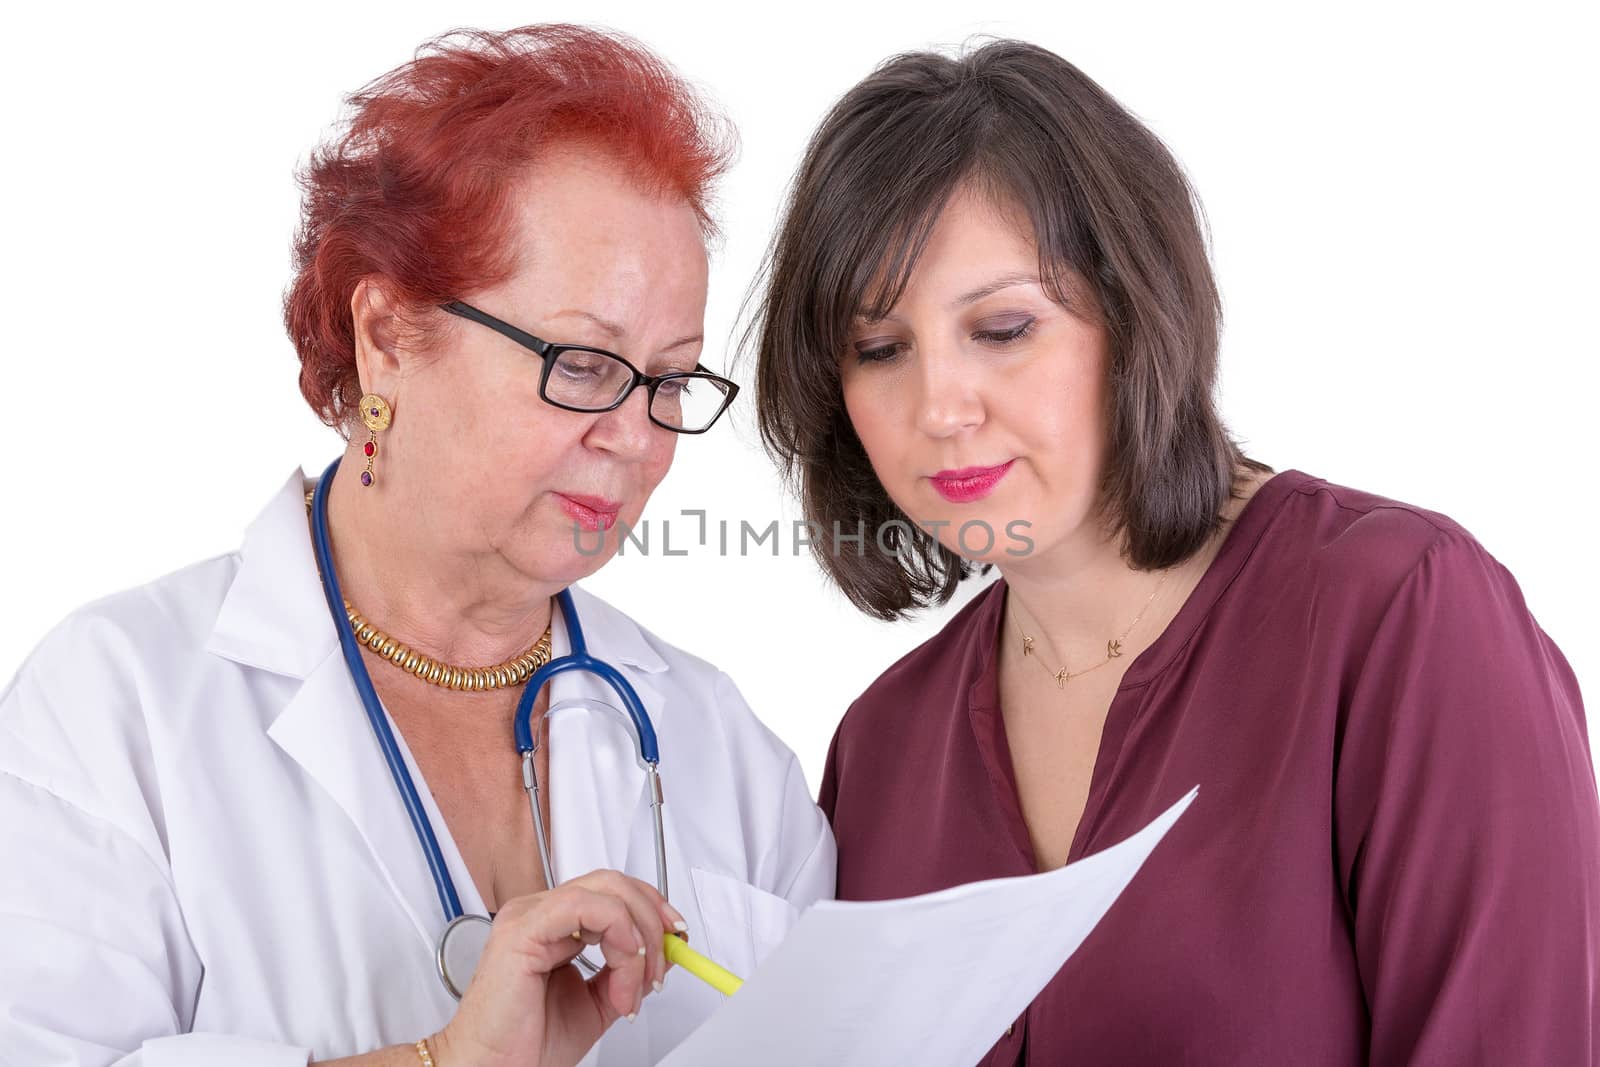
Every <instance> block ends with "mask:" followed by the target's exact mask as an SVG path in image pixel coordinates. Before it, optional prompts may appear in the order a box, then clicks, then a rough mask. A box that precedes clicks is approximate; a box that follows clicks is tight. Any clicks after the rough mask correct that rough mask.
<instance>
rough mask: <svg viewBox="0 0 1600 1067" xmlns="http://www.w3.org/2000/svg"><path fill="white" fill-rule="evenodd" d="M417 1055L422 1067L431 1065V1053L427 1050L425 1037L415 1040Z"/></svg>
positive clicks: (430, 1066)
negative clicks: (420, 1059)
mask: <svg viewBox="0 0 1600 1067" xmlns="http://www.w3.org/2000/svg"><path fill="white" fill-rule="evenodd" d="M417 1055H418V1056H420V1057H421V1058H422V1067H433V1053H431V1052H429V1051H428V1039H427V1038H423V1039H422V1040H420V1041H418V1042H417Z"/></svg>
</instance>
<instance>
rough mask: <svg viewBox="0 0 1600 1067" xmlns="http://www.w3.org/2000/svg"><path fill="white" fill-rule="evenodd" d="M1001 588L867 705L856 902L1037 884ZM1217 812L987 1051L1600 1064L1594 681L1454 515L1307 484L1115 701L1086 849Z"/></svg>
mask: <svg viewBox="0 0 1600 1067" xmlns="http://www.w3.org/2000/svg"><path fill="white" fill-rule="evenodd" d="M1005 595H1006V586H1005V582H1004V581H1003V580H1002V581H997V582H995V583H994V584H993V585H992V586H991V587H990V588H989V589H988V590H986V591H985V592H983V593H981V594H980V595H979V596H978V597H977V598H976V599H975V600H974V601H973V602H972V603H970V604H968V605H967V606H966V607H965V608H964V609H963V610H962V611H961V612H960V613H959V614H957V615H956V616H954V617H953V618H952V619H951V621H950V622H949V624H948V625H946V626H945V628H944V629H943V630H942V631H941V632H940V633H939V634H938V635H936V636H935V637H933V638H932V639H931V640H929V641H928V642H926V643H925V644H923V645H922V646H920V647H919V648H917V649H915V650H913V651H912V652H911V653H910V654H909V655H907V656H906V657H905V658H903V659H902V660H900V661H899V662H898V663H896V664H895V665H894V666H892V667H890V668H889V669H888V670H887V671H885V672H884V674H883V675H882V677H880V678H879V679H878V680H877V681H876V682H875V683H873V685H872V686H871V687H870V688H869V689H868V690H867V691H866V692H865V693H864V694H862V696H861V697H860V699H858V700H857V701H856V702H855V703H854V704H853V705H852V706H851V707H850V710H849V712H848V713H847V714H846V715H845V718H844V720H843V722H842V723H841V724H840V726H839V730H838V733H837V734H835V736H834V739H833V745H832V748H831V750H830V752H829V755H828V764H827V769H826V772H825V775H824V778H823V782H822V798H821V802H822V806H823V809H824V810H825V811H826V812H827V813H828V815H829V818H830V819H831V820H832V822H833V829H834V833H835V834H836V835H837V838H838V843H839V896H840V897H842V898H845V899H854V900H872V899H881V898H887V897H897V896H906V895H910V894H916V893H923V892H928V891H931V890H936V889H943V888H946V887H948V886H952V885H957V884H960V883H963V882H970V881H975V880H978V879H984V878H995V877H1001V876H1006V875H1016V874H1028V873H1032V872H1033V871H1034V870H1035V861H1034V857H1033V850H1032V847H1031V845H1030V843H1029V838H1028V833H1027V829H1026V827H1025V825H1024V823H1023V820H1022V814H1021V808H1020V806H1019V803H1018V800H1017V789H1016V780H1015V777H1014V776H1013V773H1012V766H1011V753H1010V750H1009V749H1008V747H1007V743H1006V733H1005V726H1004V721H1003V719H1002V717H1001V715H1000V711H999V694H998V686H997V676H996V666H995V649H996V642H997V640H998V629H999V625H1000V621H1001V618H1002V616H1001V609H1002V607H1003V606H1004V602H1005ZM1197 783H1198V784H1199V785H1200V796H1199V798H1198V799H1197V800H1196V802H1195V803H1194V805H1193V806H1192V807H1191V808H1190V809H1189V811H1188V812H1187V813H1186V814H1185V815H1184V816H1183V818H1182V819H1180V820H1179V822H1178V824H1177V825H1176V826H1175V827H1174V828H1173V830H1172V832H1171V833H1170V834H1169V835H1168V836H1167V838H1166V839H1165V840H1164V841H1163V842H1162V843H1161V844H1160V845H1159V846H1158V847H1157V848H1156V850H1155V852H1154V853H1153V854H1152V855H1151V857H1150V860H1149V861H1148V862H1147V863H1146V865H1145V866H1144V868H1143V869H1142V870H1141V871H1140V872H1139V874H1138V876H1137V877H1136V878H1135V879H1134V881H1133V883H1132V884H1131V885H1130V886H1129V887H1128V889H1127V891H1126V892H1125V893H1124V894H1123V895H1122V897H1121V898H1120V899H1119V900H1118V901H1117V903H1116V904H1115V905H1114V906H1113V907H1112V909H1111V911H1110V912H1109V913H1108V914H1107V915H1106V917H1105V919H1104V920H1103V921H1102V922H1101V923H1100V925H1099V926H1098V927H1097V928H1096V929H1095V930H1094V932H1093V933H1092V934H1091V935H1090V936H1089V939H1088V940H1087V941H1085V942H1084V944H1083V946H1082V947H1081V948H1080V949H1079V950H1078V952H1077V953H1076V954H1075V955H1074V956H1073V957H1072V959H1070V960H1069V961H1068V962H1067V964H1066V966H1064V967H1063V968H1062V969H1061V971H1060V972H1058V973H1057V974H1056V976H1055V977H1054V978H1053V979H1052V980H1051V981H1050V983H1049V985H1047V986H1046V987H1045V988H1044V990H1043V991H1042V992H1041V993H1040V994H1039V996H1038V998H1037V999H1035V1000H1034V1001H1033V1003H1032V1004H1031V1005H1030V1006H1029V1007H1028V1009H1027V1011H1026V1012H1024V1013H1023V1015H1022V1017H1021V1018H1019V1019H1017V1020H1016V1022H1015V1024H1014V1025H1013V1027H1012V1028H1011V1029H1010V1030H1009V1031H1006V1032H1005V1033H1003V1034H1002V1033H997V1034H996V1035H995V1037H996V1038H997V1040H998V1043H997V1044H996V1045H995V1047H994V1049H993V1050H992V1051H991V1052H990V1053H989V1054H988V1055H987V1056H986V1057H985V1058H984V1059H983V1061H982V1063H983V1064H984V1065H986V1067H992V1065H1010V1064H1017V1063H1029V1064H1062V1063H1078V1064H1153V1065H1166V1064H1274V1065H1278V1064H1295V1065H1313V1064H1361V1063H1373V1064H1399V1063H1428V1064H1450V1065H1462V1064H1495V1065H1502V1064H1540V1065H1555V1064H1595V1063H1597V1062H1600V1060H1597V1058H1596V1057H1597V1055H1600V802H1597V799H1596V790H1595V768H1594V765H1593V762H1592V760H1591V756H1590V753H1589V746H1588V740H1587V734H1586V732H1585V728H1584V717H1583V706H1582V702H1581V699H1580V696H1579V693H1578V684H1577V680H1576V679H1575V678H1574V677H1573V674H1572V671H1571V669H1570V668H1569V667H1568V665H1567V662H1566V660H1565V659H1564V658H1563V657H1562V655H1561V652H1560V651H1559V650H1558V649H1557V648H1556V646H1555V644H1554V643H1553V642H1551V640H1550V639H1549V637H1547V636H1546V635H1545V634H1544V632H1543V631H1542V630H1540V629H1539V626H1538V624H1537V623H1535V621H1534V620H1533V618H1532V616H1531V615H1529V613H1528V609H1527V606H1526V605H1525V604H1524V603H1523V600H1522V596H1521V594H1520V592H1519V591H1518V589H1517V585H1516V582H1515V581H1514V580H1513V579H1512V577H1511V575H1510V574H1509V573H1508V572H1507V571H1506V570H1505V568H1503V567H1502V566H1500V564H1499V563H1497V562H1496V561H1495V560H1494V559H1493V558H1492V557H1491V556H1490V555H1489V554H1488V553H1487V552H1485V551H1484V549H1483V548H1482V547H1481V546H1480V545H1479V544H1478V543H1477V542H1476V541H1475V540H1473V538H1472V537H1471V536H1470V535H1468V534H1467V533H1466V532H1465V531H1464V530H1462V529H1461V528H1460V527H1459V526H1457V525H1456V524H1455V523H1453V522H1451V521H1450V520H1449V519H1447V518H1445V517H1444V516H1442V515H1438V514H1434V513H1432V512H1428V511H1423V510H1421V509H1419V508H1414V507H1410V506H1407V505H1405V504H1399V503H1396V502H1394V501H1391V500H1384V499H1381V498H1379V497H1375V496H1372V495H1369V494H1367V493H1361V492H1357V491H1355V490H1351V489H1346V488H1342V487H1340V486H1336V485H1330V484H1328V483H1327V482H1324V481H1322V480H1320V479H1316V478H1312V477H1309V476H1307V475H1305V474H1302V473H1300V472H1298V471H1287V472H1284V473H1282V474H1279V475H1277V476H1276V477H1274V478H1272V479H1271V480H1270V481H1269V482H1267V484H1266V485H1264V486H1263V487H1261V488H1260V489H1259V490H1258V491H1257V493H1256V495H1255V497H1254V498H1253V499H1252V500H1251V501H1250V502H1249V503H1248V504H1247V505H1246V507H1245V508H1244V510H1243V512H1242V513H1241V514H1240V516H1239V518H1238V519H1237V520H1236V521H1235V523H1234V525H1233V528H1232V529H1231V530H1230V531H1229V533H1228V535H1227V538H1226V540H1225V541H1224V543H1223V546H1222V549H1221V552H1220V554H1219V555H1218V556H1217V558H1216V559H1215V560H1214V561H1213V562H1212V563H1211V565H1210V568H1209V569H1208V570H1207V571H1206V573H1205V575H1204V577H1203V578H1202V579H1201V581H1200V584H1199V585H1198V586H1197V587H1196V589H1195V591H1194V593H1193V594H1192V595H1191V596H1190V597H1189V599H1188V601H1187V602H1186V603H1185V604H1184V605H1183V607H1182V608H1181V609H1180V610H1179V612H1178V614H1177V616H1176V617H1175V618H1174V619H1173V621H1172V622H1171V624H1170V625H1169V626H1168V627H1167V629H1166V630H1165V631H1164V632H1163V633H1162V634H1161V635H1160V636H1159V637H1158V638H1157V639H1156V641H1155V643H1154V644H1152V645H1151V646H1150V647H1149V648H1148V649H1147V650H1146V651H1145V652H1143V653H1142V654H1141V655H1139V656H1138V657H1137V658H1136V659H1135V660H1134V661H1133V663H1132V665H1131V666H1130V667H1129V669H1128V671H1127V673H1126V675H1125V676H1124V678H1123V680H1122V683H1121V686H1120V688H1119V689H1118V690H1117V693H1116V696H1115V698H1114V699H1113V701H1112V704H1111V708H1110V712H1109V714H1108V717H1107V719H1106V724H1105V731H1104V735H1103V737H1102V740H1101V742H1100V750H1099V753H1098V756H1097V760H1096V763H1095V768H1094V774H1093V778H1092V780H1091V784H1090V789H1089V796H1088V804H1087V807H1086V808H1085V810H1084V813H1083V820H1082V823H1081V824H1080V825H1079V827H1078V831H1077V835H1076V837H1075V838H1074V840H1073V842H1072V850H1071V858H1072V859H1078V858H1079V857H1082V856H1085V855H1088V854H1091V853H1093V852H1096V851H1098V850H1100V849H1102V848H1104V847H1106V846H1108V845H1112V844H1115V843H1116V842H1118V841H1120V840H1122V839H1123V838H1125V837H1127V836H1128V835H1129V834H1131V833H1133V832H1134V831H1136V830H1138V829H1140V828H1141V827H1143V826H1144V825H1145V824H1146V823H1147V822H1148V821H1149V820H1151V819H1153V818H1154V817H1155V816H1156V815H1158V814H1159V813H1161V812H1162V811H1163V810H1165V809H1166V808H1167V807H1168V806H1169V805H1171V804H1172V803H1174V802H1175V801H1177V800H1178V799H1179V798H1180V797H1182V796H1183V794H1184V793H1186V792H1187V791H1188V790H1189V788H1190V787H1191V786H1193V785H1195V784H1197Z"/></svg>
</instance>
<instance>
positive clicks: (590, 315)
mask: <svg viewBox="0 0 1600 1067" xmlns="http://www.w3.org/2000/svg"><path fill="white" fill-rule="evenodd" d="M563 315H571V316H575V317H577V318H580V319H587V320H588V321H589V322H592V323H594V324H595V325H596V326H598V327H600V329H602V330H604V331H605V332H606V333H607V334H609V335H610V337H611V339H612V340H613V341H616V340H620V339H622V338H623V337H625V336H626V335H627V333H628V331H627V330H626V329H624V328H623V327H622V326H619V325H618V324H617V323H615V322H612V321H611V320H610V319H606V318H601V317H600V316H599V315H596V314H595V313H594V312H592V311H584V310H582V309H581V308H563V309H561V310H560V311H558V312H556V313H555V314H554V315H552V316H550V317H551V318H554V319H558V318H560V317H562V316H563ZM705 339H706V335H705V334H703V333H692V334H690V335H688V336H687V337H680V338H678V339H677V340H676V341H673V342H672V343H671V344H668V345H666V346H664V347H662V348H661V349H660V351H658V352H657V353H656V355H661V354H662V353H664V352H671V351H672V350H673V349H677V348H682V347H683V346H684V345H697V344H700V343H701V342H703V341H704V340H705Z"/></svg>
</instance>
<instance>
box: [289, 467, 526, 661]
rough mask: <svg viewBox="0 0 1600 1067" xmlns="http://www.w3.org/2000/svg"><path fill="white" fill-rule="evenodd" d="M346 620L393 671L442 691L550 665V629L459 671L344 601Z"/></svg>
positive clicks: (308, 505) (309, 499)
mask: <svg viewBox="0 0 1600 1067" xmlns="http://www.w3.org/2000/svg"><path fill="white" fill-rule="evenodd" d="M311 497H312V494H311V492H310V491H308V492H307V493H306V508H307V509H308V510H309V509H310V507H311ZM344 613H345V617H346V618H348V619H349V620H350V629H351V630H352V631H354V632H355V635H356V640H357V641H360V642H361V643H362V644H363V645H366V646H367V647H368V648H370V649H371V650H372V651H373V652H376V653H377V654H378V655H379V656H381V657H383V658H384V659H386V660H388V661H389V662H390V663H393V664H394V665H395V666H396V667H399V668H400V669H401V670H403V671H406V672H408V673H410V674H413V675H415V676H416V677H417V678H419V679H421V680H422V681H424V682H427V683H428V684H429V685H436V686H439V687H440V688H441V689H456V690H460V691H462V692H471V693H481V692H487V691H488V690H491V689H504V688H507V687H509V686H514V685H521V684H522V683H523V682H525V681H527V680H528V679H529V678H530V677H532V676H533V672H534V671H536V670H538V669H539V668H540V667H543V666H544V665H545V664H546V663H549V662H550V627H549V626H548V625H547V626H546V627H545V628H544V636H543V637H541V638H539V640H537V641H535V642H534V643H533V645H532V647H530V648H529V649H528V650H527V651H525V652H523V653H521V654H520V655H516V656H513V657H511V658H510V659H508V660H504V661H502V662H500V663H496V664H495V665H494V666H492V667H458V666H455V665H454V664H451V663H445V662H444V661H442V660H436V659H434V658H432V657H431V656H425V655H423V654H422V653H421V652H418V651H417V650H416V649H414V648H410V647H408V646H407V645H406V644H404V643H403V642H401V641H397V640H395V639H394V638H393V637H390V636H389V635H388V634H386V633H384V632H383V631H382V630H380V629H378V628H377V627H376V626H374V625H372V623H370V622H368V621H367V620H366V618H365V617H364V616H362V614H361V613H360V612H359V611H357V610H356V609H355V606H354V605H353V604H351V603H350V601H348V600H346V601H345V602H344Z"/></svg>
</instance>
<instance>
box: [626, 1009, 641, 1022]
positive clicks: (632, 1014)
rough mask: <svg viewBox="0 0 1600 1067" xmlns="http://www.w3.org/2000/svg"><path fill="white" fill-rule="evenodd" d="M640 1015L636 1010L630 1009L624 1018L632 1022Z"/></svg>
mask: <svg viewBox="0 0 1600 1067" xmlns="http://www.w3.org/2000/svg"><path fill="white" fill-rule="evenodd" d="M638 1017H639V1013H638V1012H636V1011H630V1012H629V1013H628V1014H627V1015H626V1016H624V1018H626V1019H627V1020H628V1021H629V1022H630V1023H631V1022H633V1020H635V1019H637V1018H638Z"/></svg>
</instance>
